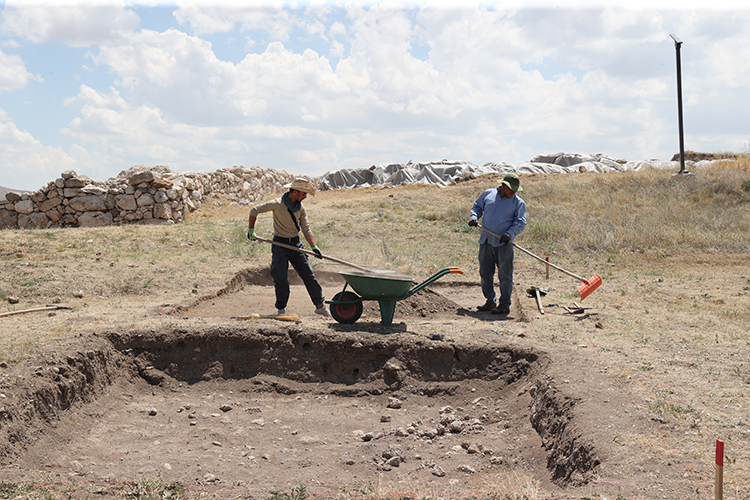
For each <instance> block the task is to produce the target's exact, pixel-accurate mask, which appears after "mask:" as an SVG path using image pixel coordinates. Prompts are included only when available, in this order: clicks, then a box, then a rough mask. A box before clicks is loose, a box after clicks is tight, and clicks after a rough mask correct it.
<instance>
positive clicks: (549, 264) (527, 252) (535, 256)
mask: <svg viewBox="0 0 750 500" xmlns="http://www.w3.org/2000/svg"><path fill="white" fill-rule="evenodd" d="M477 227H479V228H481V229H482V231H485V232H487V233H489V234H491V235H492V236H494V237H495V238H498V239H499V238H500V236H498V235H497V234H495V233H493V232H492V231H490V230H488V229H487V228H486V227H483V226H481V225H479V226H477ZM510 244H511V245H513V246H514V247H516V248H517V249H519V250H520V251H522V252H523V253H525V254H528V255H530V256H532V257H534V258H535V259H536V260H538V261H541V262H544V263H545V264H547V265H548V266H550V267H554V268H555V269H557V270H558V271H560V272H561V273H565V274H567V275H568V276H570V277H571V278H575V279H577V280H578V281H583V282H584V283H586V284H588V280H586V279H584V278H581V277H580V276H578V275H577V274H573V273H571V272H570V271H567V270H565V269H563V268H562V267H560V266H556V265H554V264H553V263H551V262H548V261H547V260H545V259H543V258H541V257H539V256H538V255H534V254H533V253H531V252H530V251H528V250H526V249H525V248H524V247H522V246H520V245H517V244H516V243H513V242H512V241H511V242H510Z"/></svg>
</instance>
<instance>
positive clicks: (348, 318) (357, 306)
mask: <svg viewBox="0 0 750 500" xmlns="http://www.w3.org/2000/svg"><path fill="white" fill-rule="evenodd" d="M333 301H334V302H347V301H351V304H331V316H333V319H335V320H336V321H338V322H339V323H345V324H349V323H354V322H355V321H357V320H358V319H359V317H360V316H362V309H363V307H362V301H361V300H359V295H357V294H356V293H353V292H339V293H337V294H336V295H334V297H333Z"/></svg>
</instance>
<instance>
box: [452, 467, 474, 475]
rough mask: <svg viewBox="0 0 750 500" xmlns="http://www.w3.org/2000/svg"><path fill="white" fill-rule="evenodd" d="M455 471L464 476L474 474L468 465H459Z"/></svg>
mask: <svg viewBox="0 0 750 500" xmlns="http://www.w3.org/2000/svg"><path fill="white" fill-rule="evenodd" d="M456 470H457V471H458V472H463V473H464V474H474V473H475V472H476V471H475V470H474V469H472V468H471V467H469V466H468V465H459V466H458V467H456Z"/></svg>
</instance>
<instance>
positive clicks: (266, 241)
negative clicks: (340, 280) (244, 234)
mask: <svg viewBox="0 0 750 500" xmlns="http://www.w3.org/2000/svg"><path fill="white" fill-rule="evenodd" d="M255 238H256V239H257V240H258V241H263V242H265V243H270V244H272V245H276V246H277V247H282V248H286V249H288V250H295V251H297V252H300V253H306V254H307V255H312V256H313V257H317V255H315V252H311V251H310V250H305V249H303V248H297V247H295V246H292V245H287V244H286V243H279V242H278V241H273V240H267V239H266V238H261V237H260V236H257V235H256V237H255ZM322 257H323V258H324V259H328V260H331V261H333V262H336V263H338V264H343V265H345V266H349V267H353V268H355V269H359V270H360V271H364V272H366V273H375V274H387V273H392V272H393V271H379V270H376V269H367V268H366V267H362V266H358V265H357V264H352V263H351V262H346V261H345V260H341V259H336V258H334V257H329V256H327V255H323V256H322Z"/></svg>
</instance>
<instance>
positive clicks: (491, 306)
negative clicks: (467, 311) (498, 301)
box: [477, 300, 495, 311]
mask: <svg viewBox="0 0 750 500" xmlns="http://www.w3.org/2000/svg"><path fill="white" fill-rule="evenodd" d="M494 308H495V303H494V302H492V301H491V300H488V301H487V302H485V303H484V305H481V306H477V311H491V310H492V309H494Z"/></svg>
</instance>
